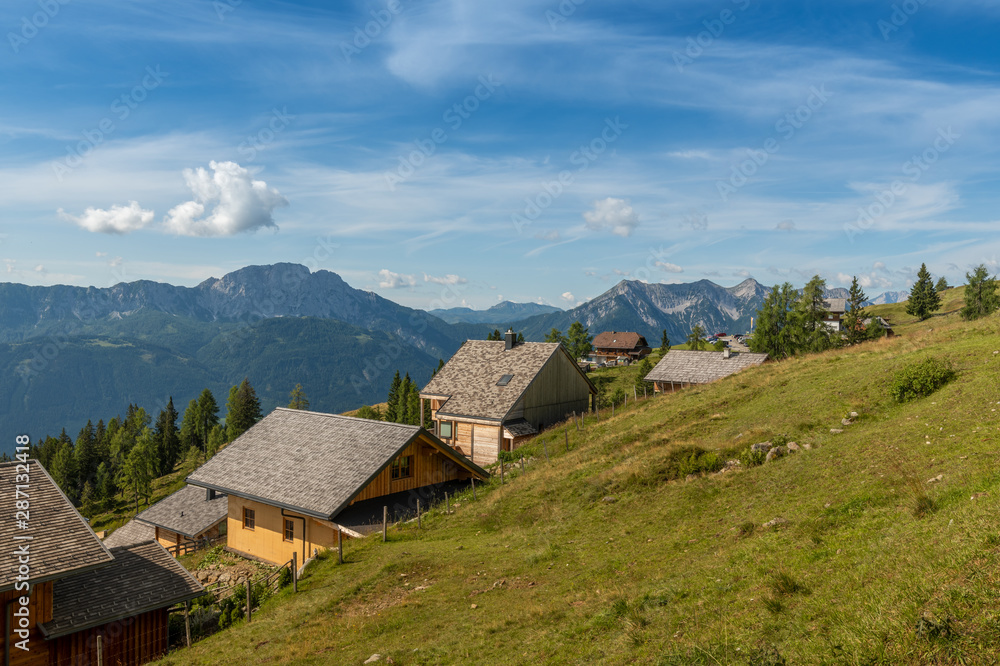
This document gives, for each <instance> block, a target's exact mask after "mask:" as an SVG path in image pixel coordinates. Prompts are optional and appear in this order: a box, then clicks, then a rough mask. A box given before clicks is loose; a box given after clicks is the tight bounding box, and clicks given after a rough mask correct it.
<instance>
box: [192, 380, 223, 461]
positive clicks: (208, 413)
mask: <svg viewBox="0 0 1000 666" xmlns="http://www.w3.org/2000/svg"><path fill="white" fill-rule="evenodd" d="M218 424H219V404H218V403H217V402H216V401H215V396H214V395H212V392H211V391H210V390H208V389H207V388H206V389H203V390H202V392H201V394H200V395H199V396H198V421H197V428H198V439H199V442H200V444H201V446H202V450H203V451H207V446H208V435H209V433H210V432H212V428H214V427H215V426H217V425H218Z"/></svg>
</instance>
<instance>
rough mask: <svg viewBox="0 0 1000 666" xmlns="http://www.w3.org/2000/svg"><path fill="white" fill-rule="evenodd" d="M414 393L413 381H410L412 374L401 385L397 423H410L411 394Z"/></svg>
mask: <svg viewBox="0 0 1000 666" xmlns="http://www.w3.org/2000/svg"><path fill="white" fill-rule="evenodd" d="M412 392H413V381H412V380H410V373H406V376H405V377H403V381H402V383H401V384H400V385H399V402H398V403H396V404H397V407H396V419H395V422H396V423H409V422H410V393H412Z"/></svg>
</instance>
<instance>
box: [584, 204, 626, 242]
mask: <svg viewBox="0 0 1000 666" xmlns="http://www.w3.org/2000/svg"><path fill="white" fill-rule="evenodd" d="M583 219H584V220H586V222H587V227H588V228H590V229H593V230H594V231H599V230H601V229H610V230H611V233H613V234H615V235H617V236H622V237H625V238H627V237H628V236H631V235H632V232H633V231H635V228H636V227H637V226H639V214H638V213H636V212H635V210H633V208H632V205H631V204H630V203H629V202H628V201H626V200H625V199H615V198H614V197H608V198H607V199H600V200H598V201H595V202H594V210H588V211H587V212H585V213H584V214H583Z"/></svg>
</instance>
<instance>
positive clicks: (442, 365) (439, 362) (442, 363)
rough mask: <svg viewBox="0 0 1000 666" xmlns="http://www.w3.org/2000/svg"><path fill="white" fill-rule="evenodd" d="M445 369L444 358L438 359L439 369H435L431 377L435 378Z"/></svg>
mask: <svg viewBox="0 0 1000 666" xmlns="http://www.w3.org/2000/svg"><path fill="white" fill-rule="evenodd" d="M443 367H444V359H443V358H439V359H438V365H437V367H436V368H434V370H433V371H432V372H431V377H433V376H434V375H436V374H437V373H438V372H440V371H441V368H443Z"/></svg>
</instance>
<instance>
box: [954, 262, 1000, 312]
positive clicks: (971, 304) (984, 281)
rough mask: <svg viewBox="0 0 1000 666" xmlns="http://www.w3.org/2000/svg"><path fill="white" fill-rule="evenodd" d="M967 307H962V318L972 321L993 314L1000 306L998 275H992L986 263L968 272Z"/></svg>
mask: <svg viewBox="0 0 1000 666" xmlns="http://www.w3.org/2000/svg"><path fill="white" fill-rule="evenodd" d="M965 279H966V280H967V284H966V285H965V307H963V308H962V319H965V320H966V321H971V320H973V319H979V318H981V317H985V316H987V315H990V314H993V313H994V312H995V311H996V309H997V307H1000V299H998V297H997V279H996V276H995V275H994V276H992V277H991V276H990V273H989V271H987V270H986V264H979V265H978V266H976V268H975V269H973V271H972V273H966V274H965Z"/></svg>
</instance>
